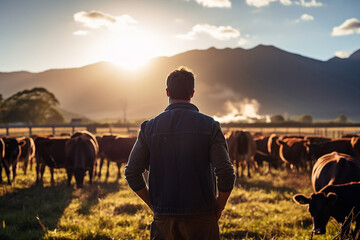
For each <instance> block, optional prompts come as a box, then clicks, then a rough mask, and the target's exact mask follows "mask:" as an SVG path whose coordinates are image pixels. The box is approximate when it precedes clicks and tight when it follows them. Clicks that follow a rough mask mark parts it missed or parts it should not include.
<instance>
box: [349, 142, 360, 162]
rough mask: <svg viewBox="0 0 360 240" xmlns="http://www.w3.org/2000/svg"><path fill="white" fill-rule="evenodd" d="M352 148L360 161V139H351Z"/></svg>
mask: <svg viewBox="0 0 360 240" xmlns="http://www.w3.org/2000/svg"><path fill="white" fill-rule="evenodd" d="M351 146H352V148H353V152H354V156H355V157H357V158H358V159H360V137H353V138H351Z"/></svg>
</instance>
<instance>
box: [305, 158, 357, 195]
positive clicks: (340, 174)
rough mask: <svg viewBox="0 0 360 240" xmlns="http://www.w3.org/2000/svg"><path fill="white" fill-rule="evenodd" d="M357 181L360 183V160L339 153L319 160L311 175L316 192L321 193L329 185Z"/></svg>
mask: <svg viewBox="0 0 360 240" xmlns="http://www.w3.org/2000/svg"><path fill="white" fill-rule="evenodd" d="M357 181H360V160H359V159H356V158H353V157H352V156H350V155H347V154H343V153H338V152H332V153H329V154H326V155H324V156H322V157H321V158H319V159H318V160H317V161H316V163H315V165H314V167H313V170H312V174H311V183H312V186H313V189H314V191H319V190H320V189H322V188H323V187H324V186H326V185H328V184H343V183H348V182H357Z"/></svg>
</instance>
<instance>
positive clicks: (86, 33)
mask: <svg viewBox="0 0 360 240" xmlns="http://www.w3.org/2000/svg"><path fill="white" fill-rule="evenodd" d="M73 34H74V35H76V36H85V35H88V34H89V32H88V31H84V30H79V31H76V32H74V33H73Z"/></svg>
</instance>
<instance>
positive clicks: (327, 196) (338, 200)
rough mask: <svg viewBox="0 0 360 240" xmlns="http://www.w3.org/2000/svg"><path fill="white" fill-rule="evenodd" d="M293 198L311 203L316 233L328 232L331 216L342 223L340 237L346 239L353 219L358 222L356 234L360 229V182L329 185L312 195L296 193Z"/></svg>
mask: <svg viewBox="0 0 360 240" xmlns="http://www.w3.org/2000/svg"><path fill="white" fill-rule="evenodd" d="M293 200H294V201H295V202H296V203H298V204H308V205H309V212H310V214H311V217H312V221H313V233H315V234H325V233H326V224H327V223H328V221H329V219H330V217H333V218H335V220H336V221H337V222H338V223H342V226H343V227H342V232H341V235H340V239H344V238H343V237H344V236H346V235H347V234H348V232H349V228H350V225H351V221H355V222H356V227H355V231H354V235H355V234H356V233H359V231H360V183H359V182H356V183H355V182H352V183H347V184H340V185H327V186H325V187H324V188H322V189H321V190H320V191H319V192H315V193H313V194H311V195H310V197H306V196H304V195H302V194H296V195H295V196H294V197H293ZM351 213H352V214H351ZM345 219H346V220H345ZM352 239H355V238H352Z"/></svg>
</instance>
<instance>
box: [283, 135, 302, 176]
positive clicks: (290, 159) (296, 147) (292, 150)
mask: <svg viewBox="0 0 360 240" xmlns="http://www.w3.org/2000/svg"><path fill="white" fill-rule="evenodd" d="M276 142H277V143H278V144H279V145H280V148H279V155H280V158H281V159H282V160H283V161H284V162H285V163H286V164H288V165H290V166H291V167H295V168H296V169H297V170H299V169H300V168H302V169H306V162H307V160H306V159H307V151H306V144H305V143H306V141H305V140H303V139H301V138H286V139H278V140H276Z"/></svg>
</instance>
